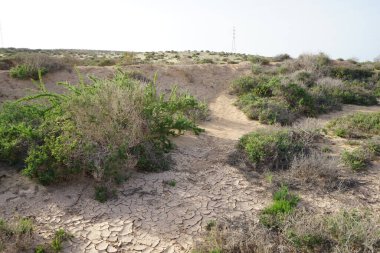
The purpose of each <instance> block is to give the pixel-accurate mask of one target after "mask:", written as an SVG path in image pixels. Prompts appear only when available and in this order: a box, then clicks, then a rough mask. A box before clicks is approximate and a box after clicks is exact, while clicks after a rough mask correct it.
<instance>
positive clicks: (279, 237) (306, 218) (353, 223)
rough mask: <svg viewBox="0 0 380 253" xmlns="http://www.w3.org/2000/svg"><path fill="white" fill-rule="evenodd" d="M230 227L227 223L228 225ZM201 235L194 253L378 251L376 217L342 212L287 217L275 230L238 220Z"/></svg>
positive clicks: (379, 236)
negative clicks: (233, 223) (237, 222)
mask: <svg viewBox="0 0 380 253" xmlns="http://www.w3.org/2000/svg"><path fill="white" fill-rule="evenodd" d="M230 224H231V223H230ZM239 224H240V225H238V226H229V227H228V226H226V225H223V226H218V227H215V228H213V229H212V230H211V231H209V232H207V233H205V237H204V238H203V240H202V241H200V242H198V243H197V244H196V246H195V250H194V251H193V252H195V253H221V252H223V253H263V252H266V253H290V252H292V253H293V252H318V253H320V252H331V253H352V252H355V253H359V252H360V253H370V252H378V250H380V216H379V215H378V214H376V213H370V212H366V211H359V210H343V211H341V212H338V213H333V214H329V215H328V216H326V215H322V214H317V213H313V212H310V211H306V210H303V209H301V210H298V211H296V212H294V213H292V214H290V215H288V216H287V217H286V218H285V220H284V223H283V226H282V227H281V228H279V229H278V230H273V229H269V228H266V227H264V226H263V225H262V224H260V223H255V222H252V221H247V220H240V222H239Z"/></svg>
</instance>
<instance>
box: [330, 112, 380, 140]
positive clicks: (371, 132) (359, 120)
mask: <svg viewBox="0 0 380 253" xmlns="http://www.w3.org/2000/svg"><path fill="white" fill-rule="evenodd" d="M327 128H328V129H329V130H331V131H332V132H333V133H334V134H335V135H337V136H339V137H343V138H366V137H371V136H375V135H380V113H378V112H375V113H355V114H352V115H348V116H343V117H340V118H337V119H334V120H332V121H331V122H329V124H328V125H327Z"/></svg>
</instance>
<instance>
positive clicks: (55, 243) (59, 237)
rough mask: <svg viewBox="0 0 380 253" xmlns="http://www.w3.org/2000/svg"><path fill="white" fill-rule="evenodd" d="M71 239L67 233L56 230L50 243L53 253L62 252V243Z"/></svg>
mask: <svg viewBox="0 0 380 253" xmlns="http://www.w3.org/2000/svg"><path fill="white" fill-rule="evenodd" d="M72 237H73V236H72V235H71V234H69V233H67V232H66V231H65V230H63V229H58V230H57V231H56V232H55V234H54V237H53V239H52V241H51V248H52V250H53V252H60V251H61V250H62V243H63V242H65V241H67V240H69V239H70V238H72Z"/></svg>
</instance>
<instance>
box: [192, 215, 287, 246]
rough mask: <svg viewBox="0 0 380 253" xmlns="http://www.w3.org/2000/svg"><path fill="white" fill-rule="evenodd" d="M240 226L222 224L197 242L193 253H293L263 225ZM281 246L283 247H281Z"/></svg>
mask: <svg viewBox="0 0 380 253" xmlns="http://www.w3.org/2000/svg"><path fill="white" fill-rule="evenodd" d="M239 223H240V224H239V225H238V226H227V224H229V222H221V223H219V224H218V225H217V226H216V227H213V228H212V229H211V230H210V231H208V232H206V233H205V234H204V238H202V240H200V241H197V242H196V244H195V249H194V250H193V253H252V252H254V253H255V252H257V253H275V252H279V251H278V249H279V247H281V249H282V250H283V251H282V252H291V251H290V248H288V247H287V246H285V245H283V243H285V242H284V241H283V238H281V237H279V236H278V234H277V233H275V232H273V231H271V230H269V229H268V228H266V227H265V226H264V225H262V224H261V223H253V222H252V221H248V220H243V221H240V222H239ZM280 245H281V246H280Z"/></svg>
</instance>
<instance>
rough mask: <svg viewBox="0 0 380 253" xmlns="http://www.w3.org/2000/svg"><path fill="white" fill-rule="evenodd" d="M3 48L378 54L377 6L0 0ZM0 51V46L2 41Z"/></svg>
mask: <svg viewBox="0 0 380 253" xmlns="http://www.w3.org/2000/svg"><path fill="white" fill-rule="evenodd" d="M0 22H1V27H2V35H3V36H2V37H3V43H2V44H3V45H0V46H4V47H28V48H78V49H109V50H125V51H158V50H213V51H231V45H232V27H233V26H235V27H236V48H237V51H238V52H243V53H250V54H260V55H265V56H273V55H276V54H280V53H288V54H290V55H292V56H298V55H299V54H300V53H305V52H307V53H317V52H321V51H323V52H325V53H327V54H328V55H330V56H331V57H333V58H338V57H342V58H351V57H357V58H359V59H360V60H372V59H373V58H374V57H376V56H377V55H379V54H380V30H379V29H380V0H261V1H259V0H219V1H218V0H134V1H133V0H104V1H100V0H87V1H85V0H65V1H63V0H61V1H59V0H56V1H54V0H0ZM0 43H1V41H0Z"/></svg>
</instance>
